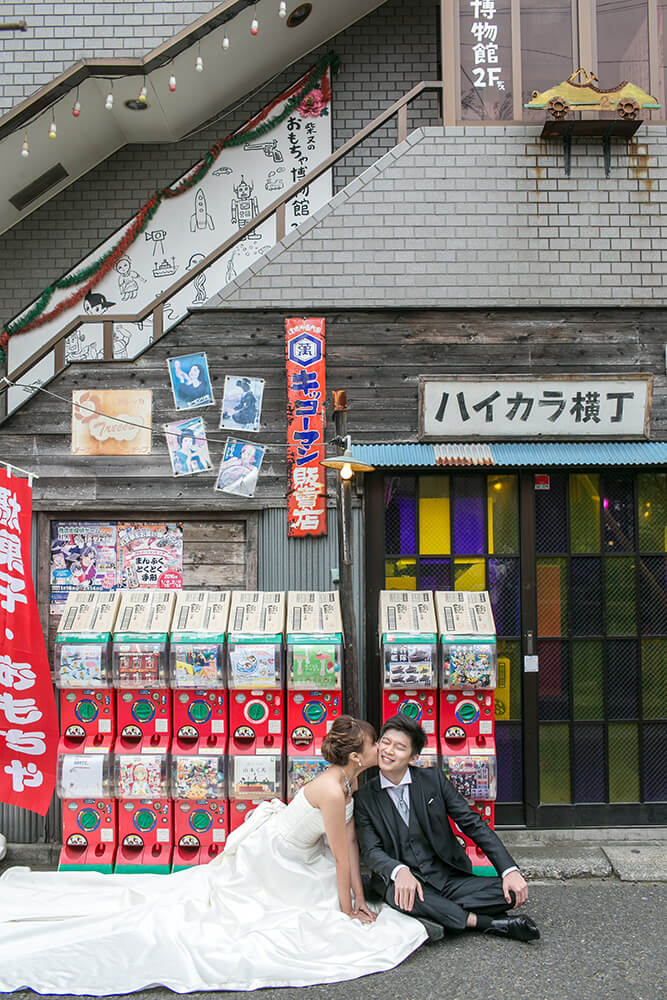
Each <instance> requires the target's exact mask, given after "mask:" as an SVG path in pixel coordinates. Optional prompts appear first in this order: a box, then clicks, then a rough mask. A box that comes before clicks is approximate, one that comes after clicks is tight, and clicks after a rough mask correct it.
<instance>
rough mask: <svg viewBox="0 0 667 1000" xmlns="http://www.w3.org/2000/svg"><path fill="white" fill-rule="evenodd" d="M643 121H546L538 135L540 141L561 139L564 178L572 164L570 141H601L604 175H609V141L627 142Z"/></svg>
mask: <svg viewBox="0 0 667 1000" xmlns="http://www.w3.org/2000/svg"><path fill="white" fill-rule="evenodd" d="M642 124H643V119H641V118H635V119H625V118H615V119H612V118H609V119H605V118H590V119H583V120H576V121H566V120H560V121H551V120H549V121H546V122H545V123H544V128H543V129H542V133H541V135H540V138H541V139H562V140H563V157H564V160H565V176H566V177H569V176H570V166H571V162H572V139H573V138H575V139H601V140H602V152H603V155H604V175H605V177H609V175H610V173H611V140H612V139H625V141H626V142H629V141H630V139H631V138H632V136H633V135H634V134H635V132H636V131H637V129H638V128H639V126H640V125H642Z"/></svg>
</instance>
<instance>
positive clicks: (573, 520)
mask: <svg viewBox="0 0 667 1000" xmlns="http://www.w3.org/2000/svg"><path fill="white" fill-rule="evenodd" d="M570 541H571V545H572V551H573V552H599V551H600V477H599V476H598V475H596V474H595V473H577V474H573V475H571V476H570Z"/></svg>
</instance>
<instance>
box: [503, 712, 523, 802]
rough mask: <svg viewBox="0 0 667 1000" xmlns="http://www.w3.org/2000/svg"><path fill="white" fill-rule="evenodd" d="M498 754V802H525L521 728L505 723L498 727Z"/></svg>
mask: <svg viewBox="0 0 667 1000" xmlns="http://www.w3.org/2000/svg"><path fill="white" fill-rule="evenodd" d="M496 751H497V753H498V802H523V766H522V746H521V726H519V725H514V724H511V723H510V724H507V723H504V722H501V723H499V724H498V725H497V726H496Z"/></svg>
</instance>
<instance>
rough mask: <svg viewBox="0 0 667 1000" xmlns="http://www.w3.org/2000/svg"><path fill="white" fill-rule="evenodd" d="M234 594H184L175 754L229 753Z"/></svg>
mask: <svg viewBox="0 0 667 1000" xmlns="http://www.w3.org/2000/svg"><path fill="white" fill-rule="evenodd" d="M228 615H229V591H215V592H214V591H193V590H182V591H180V592H179V593H178V594H177V595H176V606H175V610H174V616H173V619H172V627H171V641H170V643H169V672H170V676H171V686H172V689H173V695H172V697H173V711H174V725H173V732H174V736H173V740H172V748H171V752H172V753H175V754H176V753H199V752H200V750H201V751H202V752H208V751H210V752H211V753H216V752H217V753H224V752H225V749H226V743H227V691H226V690H225V686H226V685H225V632H226V630H227V617H228Z"/></svg>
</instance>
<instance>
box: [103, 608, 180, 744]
mask: <svg viewBox="0 0 667 1000" xmlns="http://www.w3.org/2000/svg"><path fill="white" fill-rule="evenodd" d="M175 594H176V592H175V591H171V590H135V591H123V592H122V596H121V604H120V610H119V612H118V618H117V619H116V631H115V632H114V636H113V681H114V687H115V688H116V689H117V690H116V728H117V735H116V743H115V747H114V749H115V752H116V753H141V752H146V753H148V752H154V753H158V752H162V753H166V752H167V750H168V749H169V744H170V742H171V691H170V690H169V687H168V673H167V637H168V633H169V629H170V626H171V618H172V612H173V608H174V599H175Z"/></svg>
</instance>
